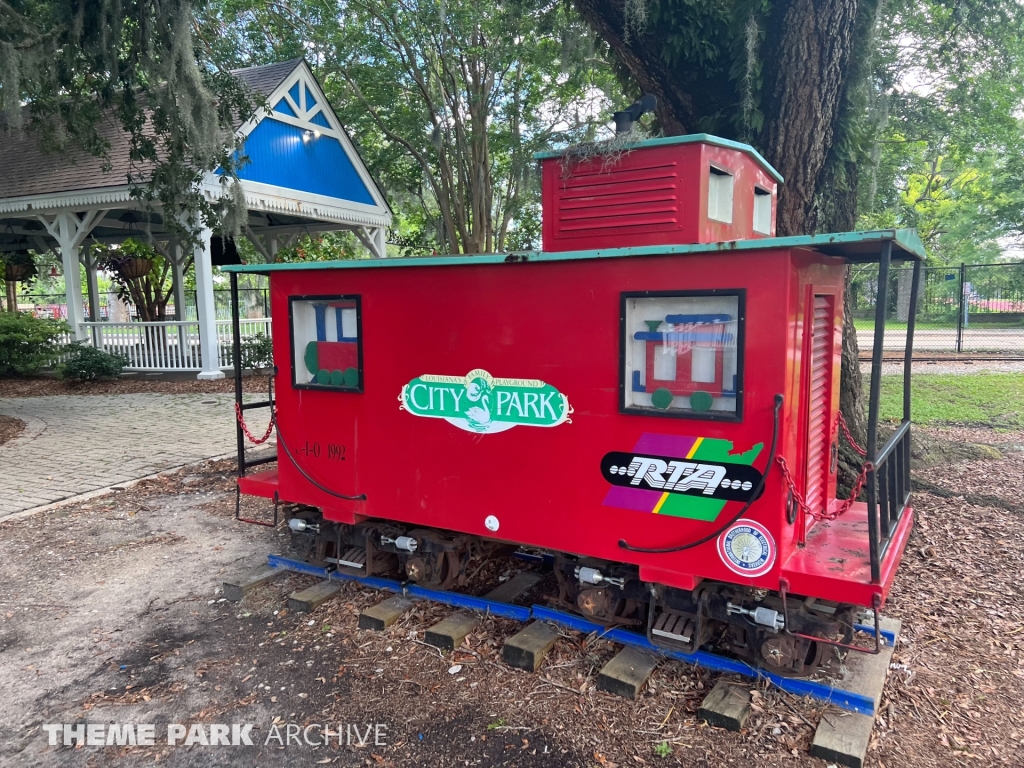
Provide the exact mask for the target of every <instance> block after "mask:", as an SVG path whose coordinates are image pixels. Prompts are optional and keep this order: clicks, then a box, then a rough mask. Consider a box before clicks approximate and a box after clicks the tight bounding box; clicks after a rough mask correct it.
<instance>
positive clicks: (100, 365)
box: [57, 342, 128, 382]
mask: <svg viewBox="0 0 1024 768" xmlns="http://www.w3.org/2000/svg"><path fill="white" fill-rule="evenodd" d="M127 364H128V360H127V359H126V358H124V357H121V356H120V355H112V354H110V353H109V352H104V351H103V350H102V349H96V348H95V347H90V346H89V345H88V344H83V343H81V342H78V343H76V344H74V346H73V347H72V350H71V356H70V357H69V358H68V359H67V360H66V361H65V362H63V363H61V365H60V366H58V368H57V372H58V373H60V377H61V378H62V379H66V380H67V381H79V382H82V381H96V380H97V379H116V378H118V377H119V376H120V375H121V371H122V370H123V369H124V367H125V366H126V365H127Z"/></svg>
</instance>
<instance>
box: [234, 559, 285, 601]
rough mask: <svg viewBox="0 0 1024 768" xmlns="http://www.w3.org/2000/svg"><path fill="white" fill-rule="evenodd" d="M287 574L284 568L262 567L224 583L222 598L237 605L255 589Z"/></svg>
mask: <svg viewBox="0 0 1024 768" xmlns="http://www.w3.org/2000/svg"><path fill="white" fill-rule="evenodd" d="M285 573H287V571H285V569H284V568H271V567H270V566H269V565H263V566H260V567H259V568H257V569H256V570H253V571H247V572H246V573H243V574H242V575H241V576H239V577H238V578H236V579H235V580H234V581H225V582H224V597H225V598H226V599H228V600H230V601H231V602H233V603H237V602H238V601H240V600H241V599H242V598H243V597H245V596H246V595H247V594H248V593H249V592H252V591H253V590H254V589H256V587H261V586H263V585H264V584H268V583H270V582H271V581H273V580H274V579H276V578H277V577H278V576H281V575H283V574H285Z"/></svg>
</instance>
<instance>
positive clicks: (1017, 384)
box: [865, 373, 1024, 429]
mask: <svg viewBox="0 0 1024 768" xmlns="http://www.w3.org/2000/svg"><path fill="white" fill-rule="evenodd" d="M865 387H867V382H866V381H865ZM881 409H882V414H881V415H882V418H883V419H893V420H897V421H898V420H899V419H900V417H901V416H902V415H903V377H902V376H883V377H882V403H881ZM911 418H912V419H913V421H914V423H916V424H978V425H985V426H992V427H996V428H1002V429H1016V428H1020V427H1024V374H1019V373H976V374H966V375H959V374H935V375H928V376H914V377H913V379H912V380H911Z"/></svg>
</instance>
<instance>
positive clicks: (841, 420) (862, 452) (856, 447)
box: [832, 411, 868, 456]
mask: <svg viewBox="0 0 1024 768" xmlns="http://www.w3.org/2000/svg"><path fill="white" fill-rule="evenodd" d="M836 424H838V425H839V428H840V429H841V430H843V435H844V436H845V437H846V441H847V442H848V443H849V444H850V446H851V447H852V448H853V450H855V451H856V452H857V453H859V454H860V455H861V456H867V455H868V452H867V451H866V450H864V449H863V448H861V447H860V446H859V445H857V441H856V440H854V439H853V435H851V434H850V428H849V427H848V426H847V424H846V419H845V418H844V417H843V412H842V411H836ZM832 434H835V428H833V430H832Z"/></svg>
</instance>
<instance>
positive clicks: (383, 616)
mask: <svg viewBox="0 0 1024 768" xmlns="http://www.w3.org/2000/svg"><path fill="white" fill-rule="evenodd" d="M412 606H413V601H412V600H410V599H409V598H408V597H405V596H404V595H395V596H393V597H389V598H388V599H387V600H385V601H384V602H383V603H377V605H371V606H370V607H369V608H366V609H364V610H363V612H362V613H360V614H359V628H360V629H372V630H374V631H376V632H382V631H383V630H385V629H387V628H388V627H390V626H391V625H392V624H394V623H395V622H396V621H398V619H399V618H401V616H402V614H403V613H405V612H406V611H408V610H409V609H410V608H412Z"/></svg>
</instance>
